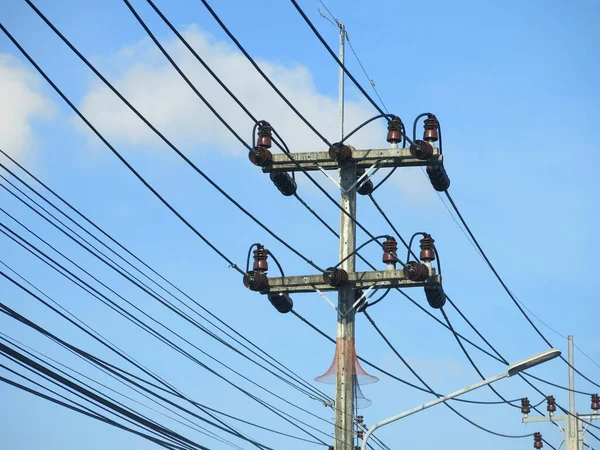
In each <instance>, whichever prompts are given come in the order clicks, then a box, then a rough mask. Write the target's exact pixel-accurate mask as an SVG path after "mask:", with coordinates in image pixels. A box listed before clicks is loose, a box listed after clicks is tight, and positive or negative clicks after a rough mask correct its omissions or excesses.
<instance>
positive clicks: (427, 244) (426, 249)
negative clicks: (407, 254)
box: [419, 234, 435, 262]
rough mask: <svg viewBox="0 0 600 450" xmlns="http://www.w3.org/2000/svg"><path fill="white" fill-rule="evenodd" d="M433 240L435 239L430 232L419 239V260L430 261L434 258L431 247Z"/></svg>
mask: <svg viewBox="0 0 600 450" xmlns="http://www.w3.org/2000/svg"><path fill="white" fill-rule="evenodd" d="M434 242H435V240H434V239H433V238H432V237H431V235H430V234H426V235H425V236H424V237H423V239H421V254H420V255H419V258H420V259H421V261H424V262H431V261H434V260H435V251H434V249H433V243H434Z"/></svg>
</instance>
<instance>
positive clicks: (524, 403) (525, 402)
mask: <svg viewBox="0 0 600 450" xmlns="http://www.w3.org/2000/svg"><path fill="white" fill-rule="evenodd" d="M521 412H522V413H523V417H527V414H529V413H530V412H531V404H530V403H529V399H528V398H527V397H523V398H522V399H521Z"/></svg>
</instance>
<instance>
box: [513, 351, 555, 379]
mask: <svg viewBox="0 0 600 450" xmlns="http://www.w3.org/2000/svg"><path fill="white" fill-rule="evenodd" d="M557 356H560V350H558V349H556V348H551V349H548V350H546V351H543V352H541V353H538V354H537V355H534V356H530V357H529V358H525V359H522V360H521V361H517V362H515V363H512V364H511V365H509V366H508V376H509V377H512V376H513V375H516V374H518V373H519V372H522V371H523V370H527V369H530V368H532V367H534V366H537V365H538V364H542V363H544V362H546V361H550V360H551V359H554V358H556V357H557Z"/></svg>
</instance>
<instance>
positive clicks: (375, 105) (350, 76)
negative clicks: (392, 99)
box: [201, 0, 412, 144]
mask: <svg viewBox="0 0 600 450" xmlns="http://www.w3.org/2000/svg"><path fill="white" fill-rule="evenodd" d="M201 1H202V2H203V3H205V0H201ZM290 1H291V2H292V4H293V5H294V7H295V8H296V10H297V11H298V12H299V13H300V15H301V16H302V18H303V19H304V21H305V22H306V24H307V25H308V26H309V27H310V29H311V30H312V32H313V33H314V34H315V36H317V38H318V39H319V41H321V44H323V46H324V47H325V49H326V50H327V51H328V52H329V54H330V55H331V57H332V58H333V59H334V60H335V61H336V62H337V64H338V65H339V66H340V67H341V68H342V70H343V71H344V73H345V74H346V75H347V76H348V78H350V80H352V82H353V83H354V85H355V86H356V87H357V88H358V90H359V91H360V92H361V93H362V94H363V95H364V96H365V98H366V99H367V100H368V101H369V102H370V103H371V104H372V105H373V106H374V107H375V109H376V110H377V111H379V113H380V114H386V112H385V111H384V110H383V109H381V107H380V106H379V105H378V104H377V102H376V101H375V100H373V99H372V98H371V96H370V95H369V94H367V91H365V90H364V88H363V87H362V86H361V85H360V83H359V82H358V81H356V78H354V76H353V75H352V74H351V73H350V71H349V70H348V69H347V68H346V66H345V65H344V63H342V62H341V61H340V59H339V58H338V57H337V55H336V54H335V52H334V51H333V50H332V49H331V47H330V46H329V44H327V42H326V41H325V39H323V36H321V34H320V33H319V32H318V31H317V29H316V27H315V26H314V24H313V23H312V22H311V21H310V19H309V18H308V16H307V15H306V14H305V13H304V11H303V10H302V8H300V5H298V2H296V0H290ZM404 138H405V139H406V141H407V142H408V143H409V144H412V141H411V140H410V139H409V138H408V137H407V136H406V133H404Z"/></svg>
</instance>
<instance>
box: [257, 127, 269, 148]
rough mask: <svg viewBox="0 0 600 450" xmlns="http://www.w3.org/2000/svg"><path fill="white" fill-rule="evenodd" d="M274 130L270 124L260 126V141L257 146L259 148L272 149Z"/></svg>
mask: <svg viewBox="0 0 600 450" xmlns="http://www.w3.org/2000/svg"><path fill="white" fill-rule="evenodd" d="M272 131H273V129H272V128H271V125H270V124H269V123H268V122H263V123H262V125H259V126H258V140H257V141H256V145H257V146H258V147H264V148H271V133H272Z"/></svg>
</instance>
